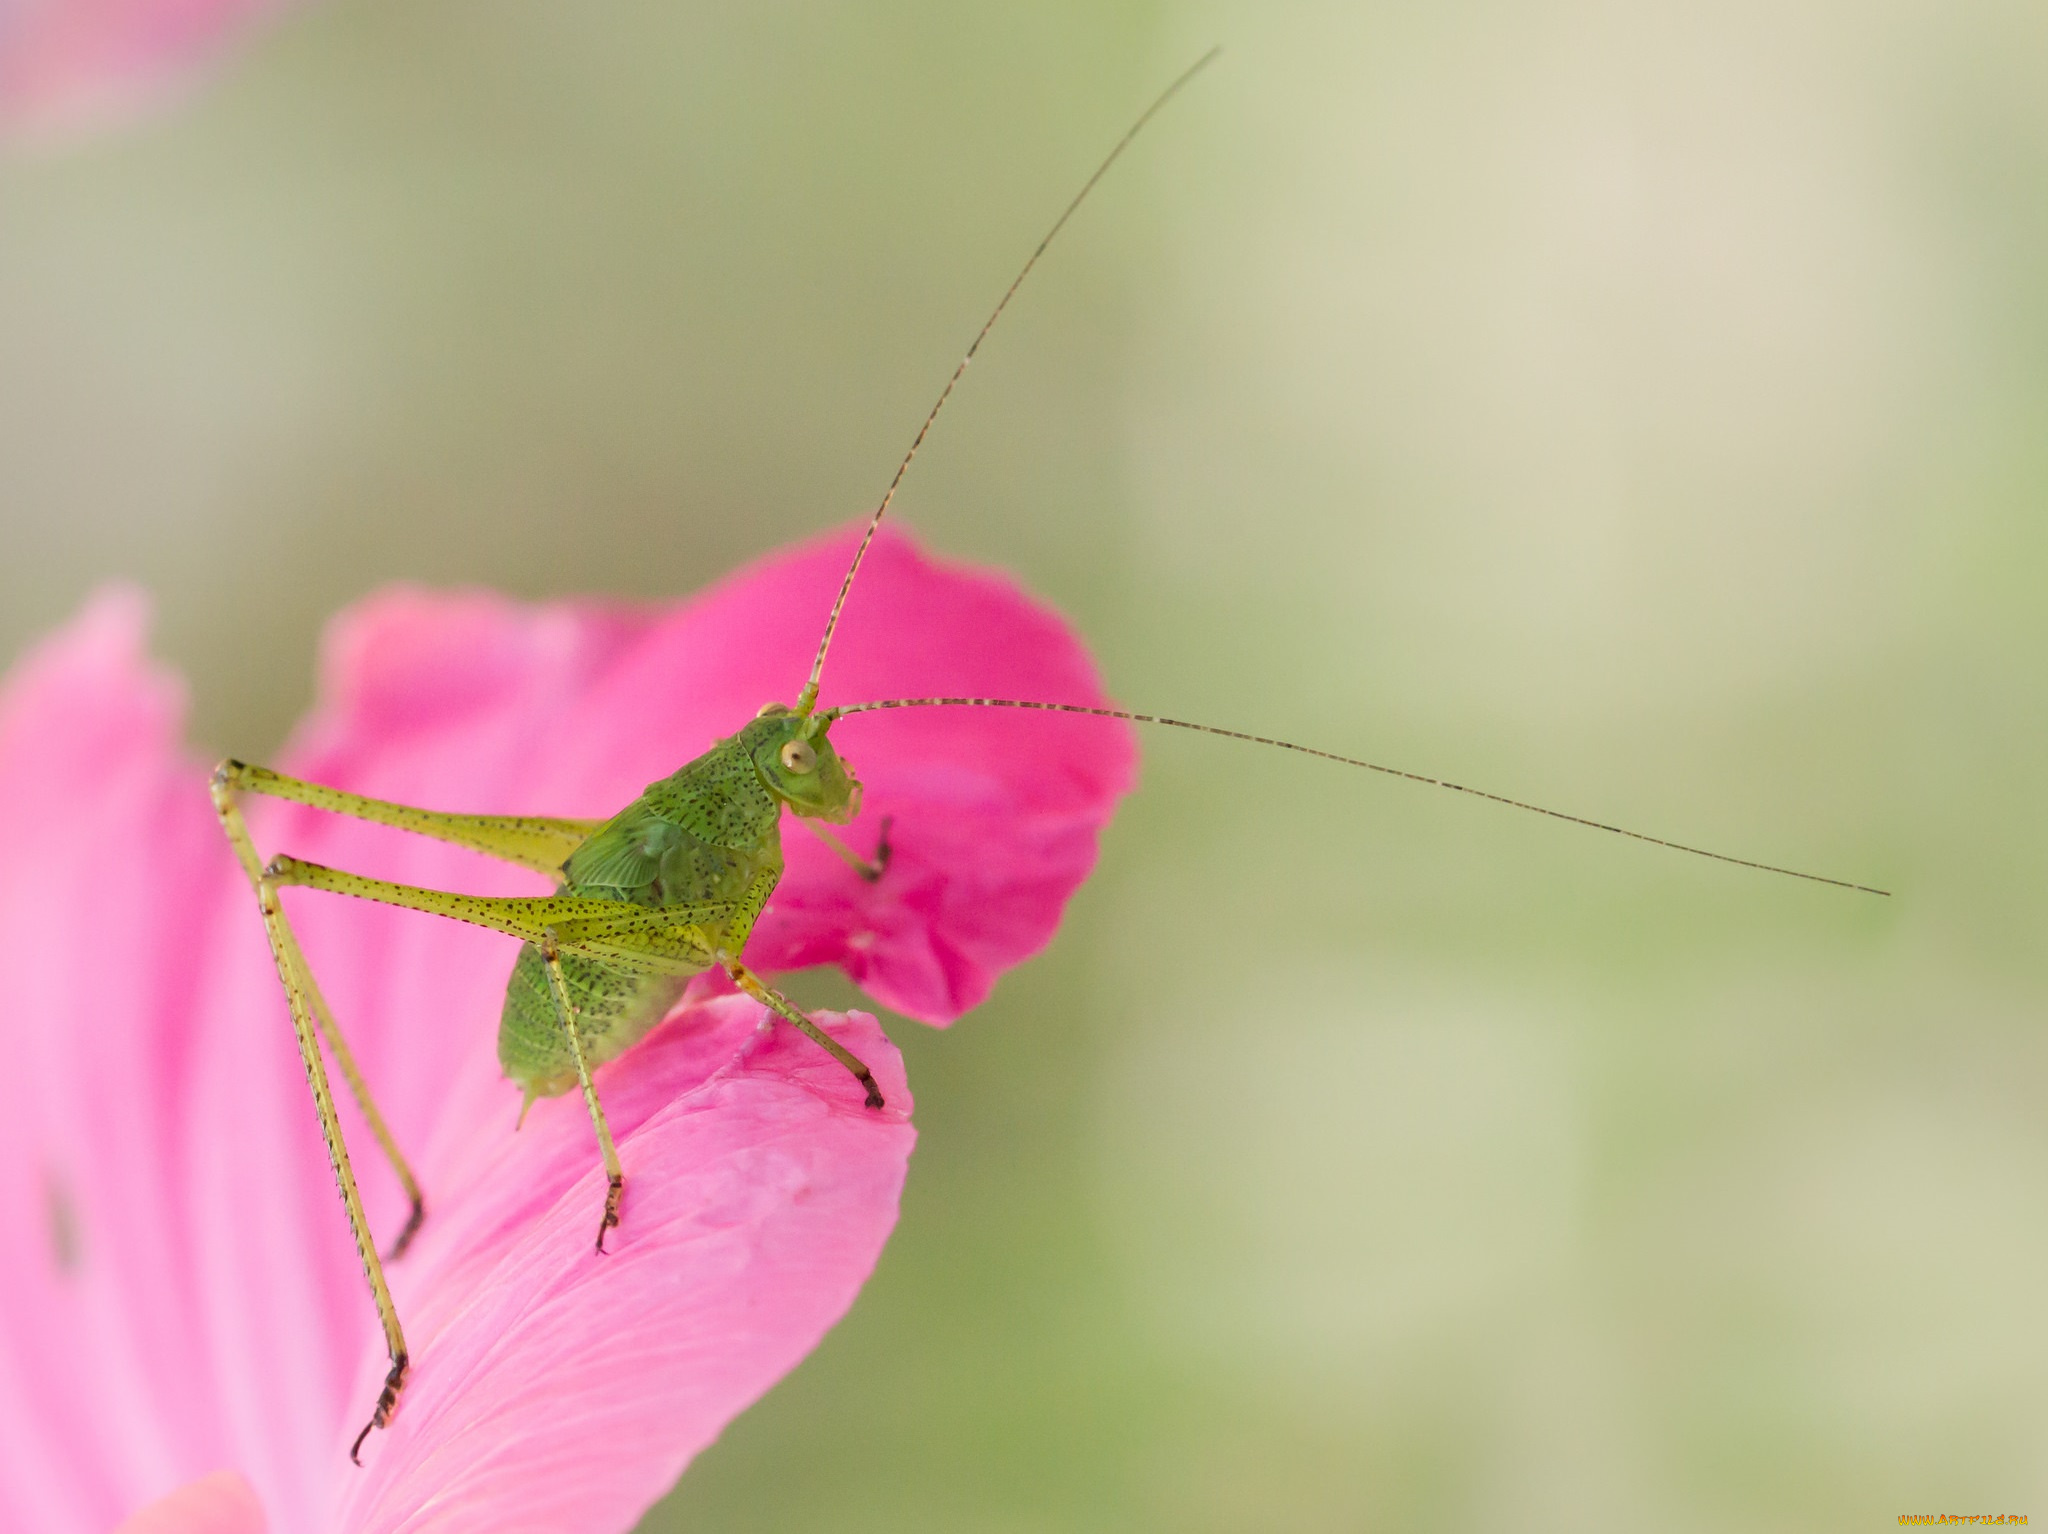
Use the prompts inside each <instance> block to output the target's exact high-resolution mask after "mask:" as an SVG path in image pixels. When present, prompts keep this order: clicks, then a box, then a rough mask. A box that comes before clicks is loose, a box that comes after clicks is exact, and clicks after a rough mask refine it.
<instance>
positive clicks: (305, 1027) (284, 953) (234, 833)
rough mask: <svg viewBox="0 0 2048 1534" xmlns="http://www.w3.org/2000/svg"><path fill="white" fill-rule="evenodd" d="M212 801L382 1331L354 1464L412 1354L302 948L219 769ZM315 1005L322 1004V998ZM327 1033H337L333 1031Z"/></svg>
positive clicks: (390, 1404)
mask: <svg viewBox="0 0 2048 1534" xmlns="http://www.w3.org/2000/svg"><path fill="white" fill-rule="evenodd" d="M213 802H214V811H215V814H216V815H217V816H218V817H219V819H220V823H221V829H222V830H223V831H224V832H225V833H226V835H227V838H228V843H229V845H230V846H231V847H232V848H233V849H234V853H235V859H236V861H237V862H238V863H240V864H241V866H242V871H243V873H244V874H245V875H246V876H247V878H248V880H249V885H250V888H251V889H252V890H253V891H254V892H255V895H256V904H257V908H258V909H259V910H260V911H261V913H262V916H263V929H264V932H265V934H266V936H267V937H268V938H269V940H270V953H271V958H272V960H273V961H274V962H275V964H276V966H277V977H278V981H279V983H280V984H281V985H282V986H283V987H284V995H285V1006H286V1009H287V1010H288V1011H289V1012H290V1014H291V1021H292V1033H293V1037H294V1039H295V1040H296V1041H297V1044H298V1048H299V1059H300V1062H301V1063H302V1064H303V1065H304V1067H305V1070H306V1084H307V1086H308V1087H309V1088H310V1089H311V1091H312V1094H313V1107H314V1111H315V1112H316V1113H317V1114H318V1116H319V1120H320V1136H321V1139H322V1140H324V1141H325V1142H326V1145H327V1159H328V1162H329V1164H330V1165H331V1166H332V1167H333V1168H334V1180H335V1185H336V1187H337V1188H338V1189H339V1190H340V1193H341V1203H342V1208H343V1210H344V1211H345V1212H346V1213H347V1216H348V1224H349V1233H350V1234H351V1235H352V1236H353V1237H354V1239H355V1245H356V1255H357V1257H358V1258H359V1259H360V1260H361V1262H362V1265H363V1276H364V1278H365V1279H367V1280H368V1281H369V1285H370V1296H371V1299H372V1301H373V1302H374V1303H375V1305H376V1309H377V1322H378V1325H379V1326H380V1327H381V1328H382V1330H383V1333H384V1346H385V1352H386V1353H387V1355H388V1356H389V1358H390V1360H391V1367H390V1368H389V1370H388V1371H387V1372H386V1373H385V1375H384V1384H383V1387H382V1388H381V1389H380V1390H379V1391H378V1393H377V1404H376V1406H375V1407H374V1408H373V1409H372V1411H371V1414H370V1420H369V1421H368V1422H366V1423H364V1424H363V1429H362V1431H361V1432H360V1433H358V1434H357V1435H356V1438H355V1441H354V1443H352V1444H351V1445H350V1446H349V1458H350V1459H351V1460H354V1461H355V1463H357V1464H361V1463H362V1459H361V1457H360V1456H361V1452H362V1447H363V1441H364V1440H365V1439H366V1438H368V1437H369V1436H370V1432H371V1430H372V1429H374V1428H380V1427H384V1426H386V1425H387V1424H389V1422H390V1421H391V1417H392V1414H393V1413H394V1412H395V1411H396V1410H397V1409H398V1399H399V1396H400V1395H401V1394H402V1393H403V1391H404V1389H405V1381H406V1375H407V1373H408V1372H409V1370H410V1367H411V1355H410V1353H409V1352H408V1351H407V1349H406V1344H405V1332H404V1330H403V1329H402V1328H401V1327H400V1325H399V1322H398V1307H397V1306H396V1305H395V1304H393V1303H392V1299H391V1287H390V1285H389V1284H388V1283H387V1282H386V1281H385V1277H384V1266H383V1263H382V1262H381V1261H380V1260H379V1258H378V1255H377V1244H376V1241H375V1240H374V1238H372V1236H371V1234H370V1222H369V1220H368V1218H367V1217H366V1216H365V1215H364V1213H363V1201H362V1194H361V1192H360V1190H359V1189H358V1188H357V1186H356V1178H355V1171H354V1168H353V1167H352V1166H351V1165H350V1164H349V1155H348V1145H347V1142H346V1141H345V1140H344V1139H343V1137H342V1132H341V1119H340V1116H339V1115H338V1114H337V1113H336V1111H335V1104H334V1088H333V1085H332V1084H331V1083H330V1082H329V1081H328V1079H327V1067H326V1063H325V1062H324V1060H323V1059H322V1057H321V1052H320V1024H319V1021H318V1014H317V1011H316V1007H315V1003H314V1001H313V997H314V996H315V995H316V994H317V991H316V988H315V987H314V984H313V981H312V972H311V970H310V969H308V968H307V966H306V961H305V955H304V954H303V953H302V952H301V951H300V949H299V944H298V939H297V937H296V935H295V934H294V933H293V932H292V929H291V924H290V922H289V921H288V920H287V919H286V917H285V913H284V903H283V902H282V901H281V900H280V899H279V898H278V891H277V886H276V885H275V884H274V883H273V882H272V881H271V880H270V879H269V878H268V877H266V876H265V875H264V873H263V871H262V864H261V861H260V859H259V858H258V856H257V853H256V845H255V842H254V841H253V840H252V839H251V838H250V836H249V829H248V826H247V824H246V823H245V822H244V821H243V819H242V812H241V809H240V808H239V807H238V806H237V804H236V803H235V792H234V789H233V787H232V786H230V785H229V784H227V783H225V782H223V781H222V780H221V779H220V778H218V777H216V778H215V780H214V785H213ZM321 1005H323V1006H324V1002H323V1003H321ZM330 1022H331V1019H330ZM334 1036H335V1037H337V1038H338V1037H339V1033H338V1031H337V1032H336V1033H335V1035H334ZM408 1234H409V1232H408Z"/></svg>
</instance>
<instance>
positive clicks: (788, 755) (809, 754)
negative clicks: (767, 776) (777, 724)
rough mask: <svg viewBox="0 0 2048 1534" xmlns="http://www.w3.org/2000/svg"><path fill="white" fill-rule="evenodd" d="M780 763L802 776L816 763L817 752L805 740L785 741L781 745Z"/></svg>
mask: <svg viewBox="0 0 2048 1534" xmlns="http://www.w3.org/2000/svg"><path fill="white" fill-rule="evenodd" d="M782 765H783V766H785V767H787V768H788V769H789V770H790V771H791V772H794V773H796V774H797V775H798V776H802V775H803V774H804V773H807V772H809V771H810V770H811V769H812V768H813V767H816V766H817V765H818V753H817V752H815V751H813V750H812V749H811V743H810V742H809V741H807V740H792V741H787V742H785V743H784V745H783V747H782Z"/></svg>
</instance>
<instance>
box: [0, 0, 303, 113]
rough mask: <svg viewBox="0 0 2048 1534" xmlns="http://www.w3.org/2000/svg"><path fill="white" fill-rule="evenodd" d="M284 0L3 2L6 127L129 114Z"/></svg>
mask: <svg viewBox="0 0 2048 1534" xmlns="http://www.w3.org/2000/svg"><path fill="white" fill-rule="evenodd" d="M275 9H277V0H13V3H12V4H10V5H8V6H5V7H0V129H4V128H13V129H17V130H19V129H23V128H41V129H48V128H52V127H59V126H63V125H68V124H76V123H81V122H85V121H89V120H94V119H104V118H109V117H115V116H120V115H123V114H125V113H127V112H130V111H133V110H134V109H136V108H137V107H139V106H141V105H143V104H145V103H146V102H147V101H149V100H150V99H152V98H154V97H156V96H158V95H160V94H162V93H163V91H164V90H165V88H166V87H167V86H169V85H170V84H172V83H173V82H175V81H176V80H178V79H179V78H180V77H181V76H183V75H185V74H187V73H189V72H190V71H191V70H192V69H193V68H194V67H195V66H196V65H198V64H199V63H201V62H202V61H204V60H206V59H209V58H211V57H213V56H214V55H215V54H217V53H218V52H219V51H220V50H221V49H222V48H223V47H224V46H225V44H226V43H227V41H228V40H229V39H230V38H232V37H233V36H234V35H235V34H236V33H238V32H239V31H240V30H241V29H242V28H243V27H245V26H246V25H247V24H248V23H249V22H250V21H251V20H252V19H253V18H255V17H258V16H261V15H263V14H265V13H267V12H270V11H273V10H275Z"/></svg>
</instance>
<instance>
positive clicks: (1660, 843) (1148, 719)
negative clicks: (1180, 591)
mask: <svg viewBox="0 0 2048 1534" xmlns="http://www.w3.org/2000/svg"><path fill="white" fill-rule="evenodd" d="M883 708H1029V709H1038V710H1041V711H1043V712H1046V713H1052V714H1090V715H1093V716H1094V717H1095V718H1097V719H1127V720H1130V721H1131V722H1132V723H1134V724H1164V725H1171V726H1172V727H1173V728H1174V729H1176V730H1198V731H1200V732H1201V733H1202V734H1204V735H1221V736H1223V737H1224V738H1225V739H1227V740H1247V741H1250V742H1251V743H1252V744H1253V745H1256V746H1278V747H1279V748H1280V749H1281V750H1283V751H1299V752H1300V753H1301V754H1302V755H1304V756H1319V757H1321V758H1323V760H1325V761H1329V762H1341V763H1343V764H1344V765H1345V766H1347V767H1363V768H1364V769H1365V770H1366V771H1367V772H1381V773H1385V774H1386V775H1387V776H1388V777H1390V778H1406V779H1407V780H1408V781H1409V782H1410V783H1422V784H1426V785H1427V786H1429V787H1430V788H1448V789H1449V790H1451V792H1453V793H1457V794H1470V795H1471V796H1472V797H1473V798H1475V799H1491V800H1492V801H1493V802H1494V803H1495V804H1505V805H1506V806H1508V808H1510V809H1515V810H1527V811H1529V812H1530V813H1531V814H1534V815H1548V816H1549V817H1550V818H1551V819H1552V820H1568V821H1570V822H1571V823H1572V824H1573V825H1575V826H1589V827H1591V828H1592V829H1593V830H1595V831H1611V832H1613V833H1614V834H1615V835H1616V836H1626V837H1628V838H1629V839H1630V840H1632V841H1638V842H1648V843H1650V844H1651V845H1652V846H1654V847H1669V848H1670V849H1671V850H1672V851H1674V852H1689V853H1691V854H1692V855H1693V856H1694V857H1701V858H1712V859H1713V860H1714V861H1715V862H1717V863H1733V864H1734V865H1735V866H1736V867H1738V868H1754V869H1757V870H1758V871H1759V872H1762V873H1767V874H1783V875H1784V876H1785V877H1786V878H1788V879H1805V880H1807V881H1808V882H1809V883H1813V884H1832V885H1833V886H1834V887H1835V888H1837V889H1845V890H1855V891H1857V892H1858V893H1859V894H1864V895H1884V896H1887V897H1889V896H1890V894H1891V891H1890V890H1881V889H1877V888H1874V887H1873V886H1871V885H1868V884H1853V883H1851V882H1850V881H1849V880H1847V879H1830V878H1829V877H1827V875H1825V874H1809V873H1801V872H1800V871H1799V870H1798V869H1796V868H1780V867H1779V866H1778V865H1777V864H1775V863H1759V862H1756V861H1755V860H1753V859H1751V858H1738V857H1732V856H1730V855H1729V854H1728V853H1725V852H1709V851H1708V850H1707V849H1706V848H1705V847H1692V846H1688V845H1687V844H1686V843H1684V842H1674V841H1668V840H1666V839H1665V838H1664V837H1661V836H1651V835H1649V834H1648V833H1646V832H1643V831H1631V830H1629V829H1628V828H1627V827H1626V826H1612V825H1609V824H1608V823H1607V822H1606V821H1604V820H1588V819H1587V818H1586V817H1585V816H1583V815H1568V814H1566V813H1565V812H1564V811H1563V810H1551V809H1545V808H1544V807H1543V806H1542V805H1540V804H1529V803H1527V802H1526V801H1524V800H1521V799H1510V798H1509V797H1508V796H1507V795H1506V794H1493V793H1488V792H1487V791H1486V790H1485V789H1483V788H1468V787H1467V786H1466V785H1465V784H1463V783H1452V782H1449V781H1447V780H1446V779H1443V778H1432V777H1428V776H1425V775H1424V774H1422V773H1419V772H1408V771H1405V770H1404V769H1402V768H1399V767H1383V766H1381V765H1380V764H1379V763H1378V762H1368V761H1364V760H1361V759H1360V758H1358V757H1355V756H1340V755H1339V754H1338V753H1337V752H1335V751H1322V750H1318V749H1317V748H1316V747H1314V746H1301V745H1296V744H1295V743H1294V742H1293V741H1291V740H1275V739H1273V738H1272V737H1271V736H1270V735H1249V734H1246V733H1245V732H1244V731H1243V730H1225V729H1220V728H1218V727H1217V726H1216V725H1213V724H1193V723H1190V722H1189V721H1188V720H1185V719H1167V718H1163V717H1161V716H1160V715H1158V714H1134V713H1131V712H1130V711H1129V710H1127V709H1121V708H1090V707H1089V706H1087V705H1086V704H1082V703H1031V702H1025V701H1023V700H1021V699H1017V698H885V699H882V700H881V701H879V702H875V703H848V704H846V705H844V706H843V707H840V708H833V709H827V710H826V711H825V715H824V717H825V719H826V721H827V722H828V723H829V722H830V721H832V720H835V719H838V718H839V717H840V716H841V715H844V714H866V713H871V712H873V711H874V710H876V709H883Z"/></svg>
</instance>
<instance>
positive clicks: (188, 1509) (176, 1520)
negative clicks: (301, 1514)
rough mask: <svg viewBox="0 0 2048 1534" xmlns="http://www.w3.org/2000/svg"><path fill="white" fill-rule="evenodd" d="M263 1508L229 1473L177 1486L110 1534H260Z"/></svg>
mask: <svg viewBox="0 0 2048 1534" xmlns="http://www.w3.org/2000/svg"><path fill="white" fill-rule="evenodd" d="M268 1528H269V1524H268V1523H266V1522H265V1521H264V1517H263V1505H262V1504H261V1503H260V1502H258V1501H257V1500H256V1493H255V1492H253V1491H251V1490H250V1489H249V1483H248V1482H247V1481H245V1480H243V1479H242V1478H241V1477H240V1476H239V1475H236V1474H235V1472H234V1471H232V1470H216V1471H214V1473H213V1474H212V1475H207V1476H201V1477H200V1478H199V1479H198V1480H196V1481H192V1482H190V1483H188V1484H186V1485H184V1486H180V1487H179V1488H178V1489H177V1490H176V1491H174V1492H172V1493H171V1494H170V1495H169V1496H168V1497H164V1498H162V1499H161V1500H160V1501H156V1502H152V1503H150V1504H149V1506H148V1507H145V1508H144V1509H143V1510H142V1511H141V1512H139V1513H137V1514H136V1515H135V1516H134V1517H133V1518H130V1519H129V1520H128V1521H127V1522H126V1523H124V1524H122V1525H121V1527H120V1528H118V1529H116V1530H115V1531H114V1534H264V1531H265V1530H266V1529H268Z"/></svg>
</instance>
